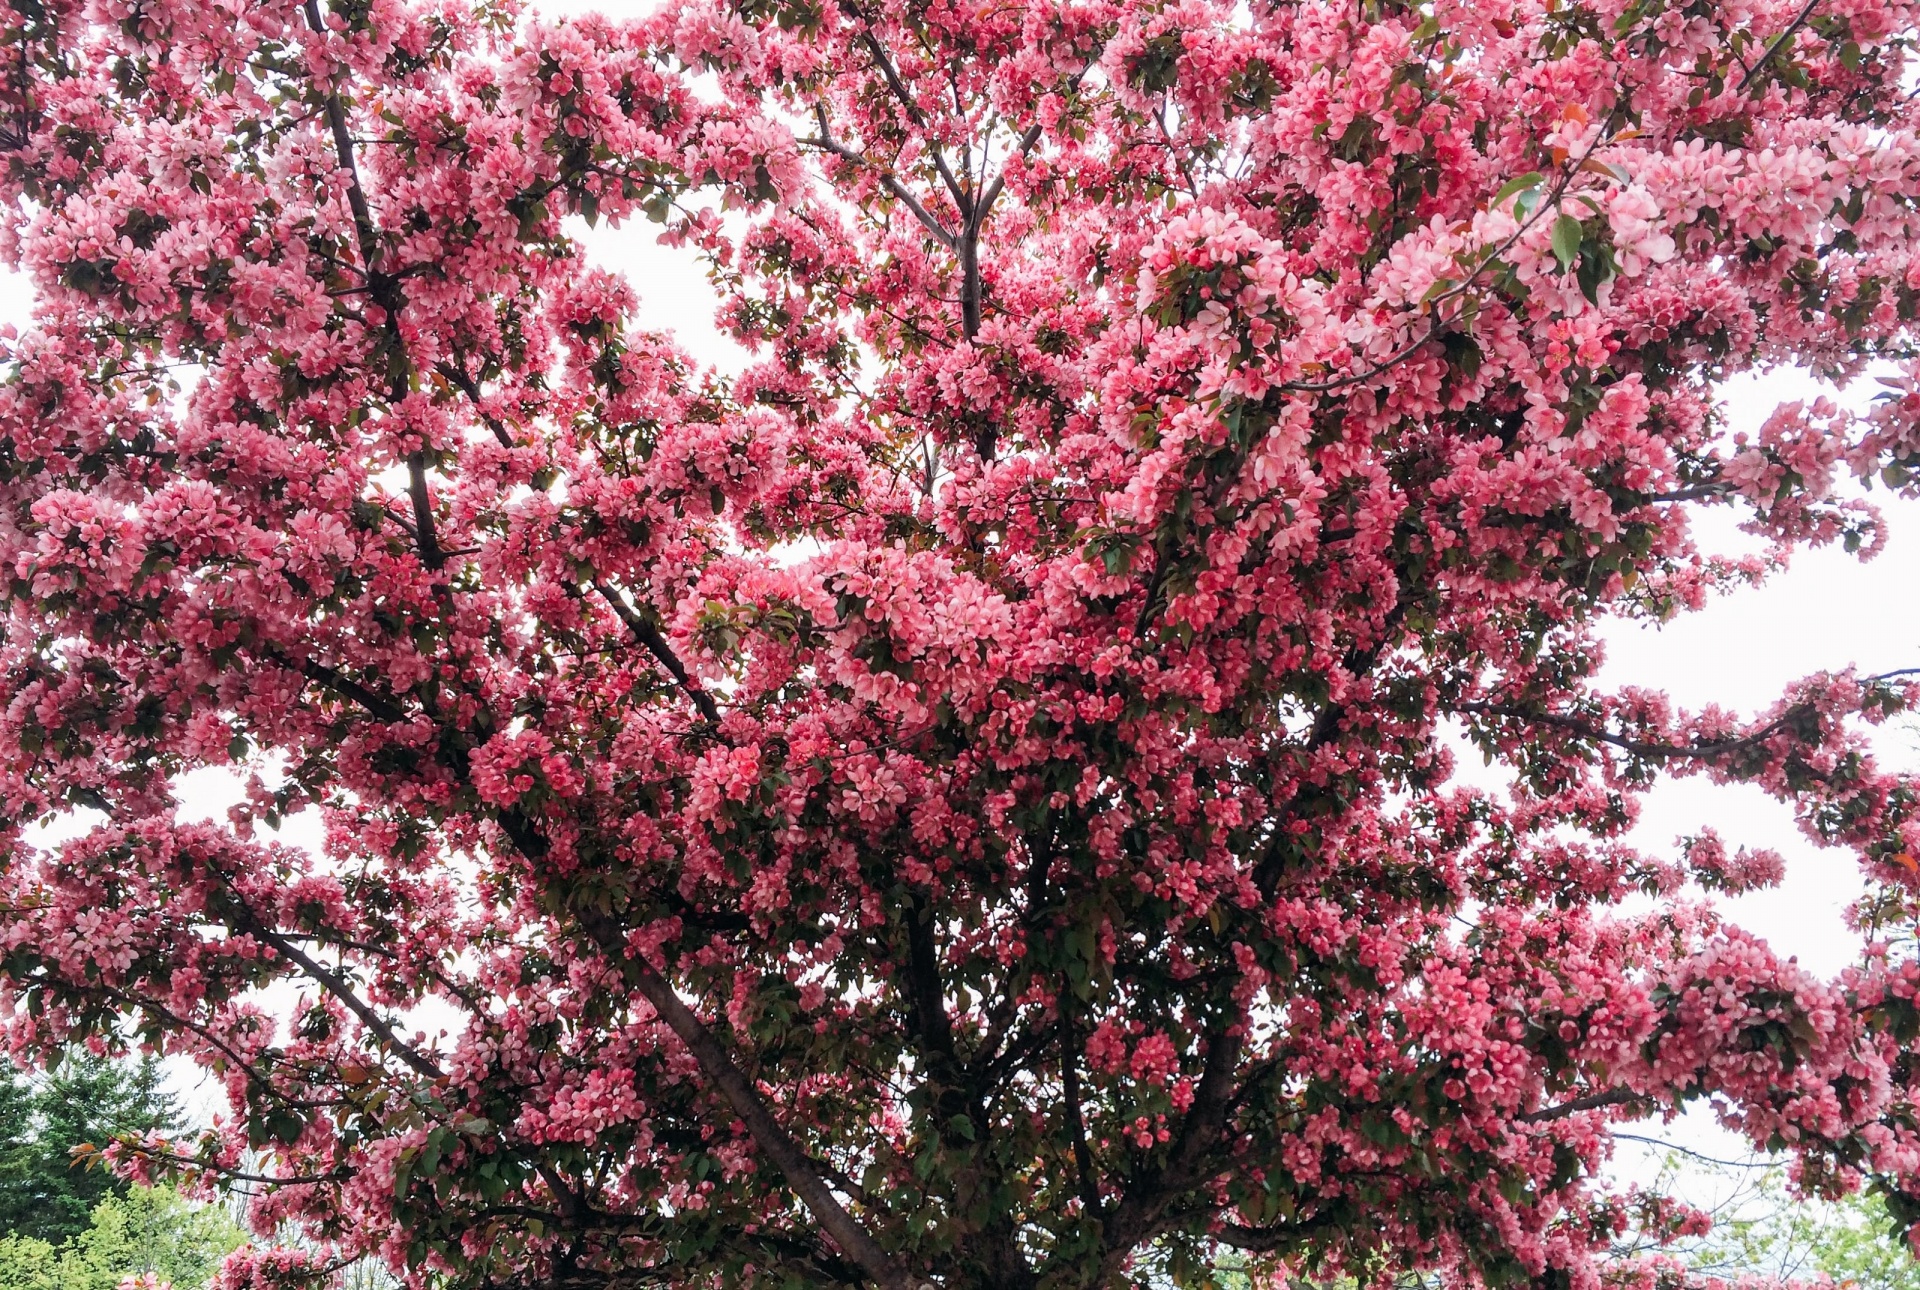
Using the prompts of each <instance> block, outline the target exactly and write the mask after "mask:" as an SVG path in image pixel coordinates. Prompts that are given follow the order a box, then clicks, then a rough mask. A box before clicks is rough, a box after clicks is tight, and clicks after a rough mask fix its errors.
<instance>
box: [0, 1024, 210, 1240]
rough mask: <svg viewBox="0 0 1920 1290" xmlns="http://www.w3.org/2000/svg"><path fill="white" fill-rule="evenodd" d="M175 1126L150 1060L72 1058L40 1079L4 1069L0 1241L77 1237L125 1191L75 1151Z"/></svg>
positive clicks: (175, 1110) (172, 1106)
mask: <svg viewBox="0 0 1920 1290" xmlns="http://www.w3.org/2000/svg"><path fill="white" fill-rule="evenodd" d="M181 1125H182V1118H181V1114H180V1108H179V1105H178V1104H177V1103H176V1102H175V1100H174V1098H173V1096H172V1094H170V1093H168V1092H167V1091H166V1090H165V1089H164V1088H163V1087H162V1086H161V1072H160V1064H159V1062H158V1061H157V1060H155V1059H154V1058H152V1057H144V1058H141V1059H139V1060H137V1061H115V1060H112V1059H109V1058H101V1057H94V1056H92V1055H90V1054H86V1053H75V1054H73V1055H71V1056H69V1057H68V1058H67V1059H66V1060H64V1061H62V1062H61V1063H60V1064H59V1066H57V1067H56V1068H55V1069H54V1070H53V1071H51V1072H49V1073H47V1074H45V1075H42V1076H38V1077H30V1076H28V1075H26V1074H24V1073H22V1072H19V1071H16V1070H13V1069H11V1068H8V1069H7V1070H6V1071H5V1072H4V1077H3V1078H0V1235H21V1236H31V1237H37V1238H39V1239H41V1240H44V1241H48V1242H51V1243H53V1244H55V1245H58V1244H60V1243H61V1242H63V1241H65V1240H68V1239H69V1238H72V1237H75V1236H78V1235H79V1234H80V1233H82V1232H84V1231H86V1230H87V1227H88V1223H89V1216H90V1215H91V1214H92V1213H93V1211H94V1208H95V1207H96V1206H97V1205H99V1203H100V1202H101V1201H102V1200H104V1199H106V1198H107V1197H109V1196H120V1197H124V1196H126V1195H127V1193H128V1186H127V1184H126V1183H125V1182H124V1181H123V1180H121V1179H118V1178H116V1177H114V1176H113V1174H112V1173H110V1172H109V1171H107V1170H104V1169H101V1168H100V1167H98V1166H97V1165H96V1166H94V1167H92V1168H87V1167H84V1166H81V1165H77V1164H75V1162H74V1159H73V1148H74V1147H76V1146H79V1145H80V1144H81V1143H93V1144H96V1145H98V1144H101V1143H103V1142H105V1141H107V1140H108V1139H110V1138H112V1137H115V1136H116V1135H119V1134H123V1133H146V1132H163V1133H164V1132H173V1131H177V1130H178V1129H179V1128H180V1127H181Z"/></svg>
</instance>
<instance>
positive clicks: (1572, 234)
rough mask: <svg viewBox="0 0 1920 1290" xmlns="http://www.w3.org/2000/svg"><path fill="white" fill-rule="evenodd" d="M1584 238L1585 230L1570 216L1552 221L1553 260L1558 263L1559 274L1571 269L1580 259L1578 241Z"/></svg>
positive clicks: (1562, 216)
mask: <svg viewBox="0 0 1920 1290" xmlns="http://www.w3.org/2000/svg"><path fill="white" fill-rule="evenodd" d="M1584 236H1586V228H1585V227H1584V226H1583V225H1582V224H1581V223H1580V221H1579V220H1577V219H1575V218H1574V217H1573V216H1571V215H1565V214H1563V215H1561V216H1560V217H1559V218H1558V219H1556V220H1554V221H1553V258H1554V259H1556V260H1558V261H1560V272H1562V273H1565V272H1566V271H1567V270H1568V269H1570V268H1572V267H1573V262H1574V261H1575V260H1576V259H1578V258H1579V257H1580V239H1581V238H1583V237H1584Z"/></svg>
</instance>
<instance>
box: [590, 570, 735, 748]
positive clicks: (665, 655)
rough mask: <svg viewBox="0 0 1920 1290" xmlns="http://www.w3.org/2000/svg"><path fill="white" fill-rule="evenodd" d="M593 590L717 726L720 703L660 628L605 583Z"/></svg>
mask: <svg viewBox="0 0 1920 1290" xmlns="http://www.w3.org/2000/svg"><path fill="white" fill-rule="evenodd" d="M593 589H594V590H595V591H597V592H599V593H600V595H601V596H602V597H603V598H604V599H605V600H606V602H607V604H608V606H610V607H611V608H612V610H613V612H614V613H615V614H616V615H617V616H618V617H619V619H620V621H621V622H623V623H625V624H626V625H627V630H628V631H630V632H632V633H633V635H634V639H635V640H637V641H639V642H640V643H641V644H642V645H644V646H646V647H647V652H648V653H649V654H651V655H653V657H654V658H655V659H656V660H657V661H658V662H659V664H660V666H661V667H664V668H665V669H667V674H668V675H669V676H671V677H672V678H673V679H674V681H675V682H676V683H677V684H678V685H679V686H680V689H681V690H682V691H684V692H685V694H686V696H687V697H688V698H689V699H691V700H693V706H694V707H695V708H698V709H699V710H700V715H701V716H702V717H704V718H705V719H706V720H707V722H708V723H709V724H714V725H717V724H718V723H719V721H720V708H719V705H717V704H716V703H714V701H713V696H712V695H710V694H708V693H707V692H706V690H705V689H703V688H701V685H700V683H699V682H698V681H696V680H694V679H693V676H692V674H690V673H689V672H688V671H687V668H686V664H684V663H682V662H681V661H680V656H679V655H677V654H675V653H674V652H673V646H672V645H670V644H668V643H667V638H666V637H665V636H663V635H661V634H660V629H659V628H658V627H655V626H654V625H653V624H652V623H650V622H648V621H647V620H646V618H645V617H643V616H642V615H641V614H640V613H639V612H638V611H637V610H635V609H634V607H633V606H632V605H629V604H628V603H627V600H626V597H624V596H622V595H620V594H619V593H618V592H617V591H615V590H614V589H613V588H611V587H609V586H607V585H606V584H605V583H604V582H595V583H594V584H593Z"/></svg>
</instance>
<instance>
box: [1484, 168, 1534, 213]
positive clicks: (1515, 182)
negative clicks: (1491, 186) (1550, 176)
mask: <svg viewBox="0 0 1920 1290" xmlns="http://www.w3.org/2000/svg"><path fill="white" fill-rule="evenodd" d="M1544 182H1546V176H1545V175H1542V174H1541V173H1540V172H1539V171H1537V170H1529V171H1528V172H1527V173H1526V174H1524V175H1515V176H1514V177H1513V178H1512V179H1509V180H1508V181H1507V182H1506V183H1504V184H1502V185H1500V191H1499V192H1497V193H1495V194H1494V195H1493V201H1492V203H1491V204H1492V205H1494V206H1499V205H1502V204H1504V203H1505V202H1506V200H1507V198H1509V197H1511V196H1513V195H1514V194H1515V193H1523V192H1525V191H1526V190H1527V189H1529V188H1538V187H1539V186H1540V185H1541V184H1542V183H1544Z"/></svg>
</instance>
